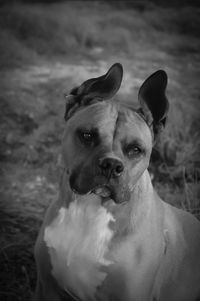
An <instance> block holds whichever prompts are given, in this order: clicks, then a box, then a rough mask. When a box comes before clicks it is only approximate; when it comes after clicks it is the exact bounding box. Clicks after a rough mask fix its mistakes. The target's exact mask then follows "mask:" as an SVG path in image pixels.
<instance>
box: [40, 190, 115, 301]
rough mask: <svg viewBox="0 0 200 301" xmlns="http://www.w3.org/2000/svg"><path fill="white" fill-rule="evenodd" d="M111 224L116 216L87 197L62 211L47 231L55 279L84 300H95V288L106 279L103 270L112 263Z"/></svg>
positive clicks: (65, 288) (47, 242) (46, 239)
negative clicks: (110, 257) (109, 254)
mask: <svg viewBox="0 0 200 301" xmlns="http://www.w3.org/2000/svg"><path fill="white" fill-rule="evenodd" d="M84 198H85V197H84ZM110 222H114V218H113V216H112V215H111V214H110V213H109V212H108V211H107V210H106V209H105V208H104V207H102V206H101V205H100V204H99V202H98V200H97V199H93V198H92V197H90V196H88V197H87V199H84V200H75V201H74V202H72V203H71V204H70V206H69V208H61V209H60V210H59V213H58V216H57V217H56V218H55V220H53V222H52V223H51V224H50V225H49V226H48V227H46V229H45V232H44V240H45V243H46V245H47V247H48V251H49V254H50V259H51V264H52V274H53V276H54V277H55V278H56V280H57V282H58V283H59V285H60V286H61V287H62V288H63V289H64V290H66V291H68V292H70V293H71V294H72V295H74V296H77V297H79V298H80V299H81V300H87V301H88V300H95V294H96V289H97V287H100V286H101V284H102V283H103V281H104V279H105V278H106V276H107V274H106V272H105V271H102V268H103V267H106V266H109V265H110V264H112V261H111V260H108V258H107V259H106V254H107V253H108V249H109V243H110V241H111V239H112V237H113V232H112V230H111V229H110V228H109V223H110ZM104 270H105V269H104Z"/></svg>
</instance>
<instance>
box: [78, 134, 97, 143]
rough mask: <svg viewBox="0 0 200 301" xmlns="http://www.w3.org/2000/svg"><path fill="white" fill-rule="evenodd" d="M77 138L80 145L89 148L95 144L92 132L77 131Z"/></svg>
mask: <svg viewBox="0 0 200 301" xmlns="http://www.w3.org/2000/svg"><path fill="white" fill-rule="evenodd" d="M78 137H79V140H80V141H81V143H83V144H85V145H88V146H91V145H93V144H94V143H95V137H94V134H93V133H92V132H89V131H78Z"/></svg>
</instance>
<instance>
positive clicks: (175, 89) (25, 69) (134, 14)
mask: <svg viewBox="0 0 200 301" xmlns="http://www.w3.org/2000/svg"><path fill="white" fill-rule="evenodd" d="M199 14H200V12H199V8H198V7H196V8H192V7H189V6H185V7H184V6H182V7H179V8H171V7H167V8H162V7H156V6H155V5H153V4H151V5H147V6H145V5H142V7H141V6H140V7H139V6H138V7H136V8H133V9H132V8H126V7H125V6H123V5H122V6H120V7H118V6H117V5H116V4H115V3H114V4H112V5H111V4H105V3H100V2H96V1H94V3H90V2H84V3H81V2H78V1H73V2H67V3H61V4H59V5H58V4H51V5H41V4H37V5H33V4H32V5H31V4H30V5H25V4H23V5H22V4H19V5H12V6H11V5H9V6H8V5H4V6H2V7H1V9H0V40H1V43H0V67H1V71H0V72H1V73H0V75H1V78H2V80H1V82H0V87H1V89H0V106H1V110H0V125H1V132H0V139H1V141H2V143H1V151H0V160H1V173H0V180H1V184H2V185H1V186H0V194H1V203H0V212H1V216H0V219H1V227H2V236H1V240H0V243H1V248H0V253H1V259H0V260H1V267H2V268H1V271H0V300H2V301H11V300H12V301H14V300H16V301H17V300H24V301H25V300H29V299H30V298H31V295H32V290H33V289H34V286H35V279H36V271H35V264H34V259H33V255H32V254H33V245H34V241H35V238H36V236H37V232H38V229H39V226H40V224H41V221H42V219H43V215H44V212H45V209H46V208H47V206H48V204H49V203H50V201H51V200H53V199H55V198H56V195H57V190H58V188H57V178H58V176H57V175H58V174H57V168H56V165H57V161H58V159H57V156H58V154H59V151H60V140H61V136H62V131H63V127H64V122H63V109H64V103H63V96H62V95H63V93H64V92H66V91H67V90H68V91H69V90H70V89H71V88H72V87H73V86H74V85H76V84H77V83H79V82H81V80H82V79H83V80H84V79H87V78H85V77H87V76H88V75H87V74H88V73H89V74H90V73H91V74H92V75H93V73H92V72H91V71H88V73H86V74H85V75H84V74H79V73H81V72H83V71H81V70H83V69H84V68H83V66H86V67H87V66H92V67H94V68H96V70H97V74H99V75H100V74H101V73H100V72H101V71H100V66H101V62H103V64H104V65H103V66H104V67H105V68H104V69H106V68H107V66H110V65H111V63H113V62H115V61H121V62H122V63H123V65H124V68H125V76H126V74H128V75H127V77H126V78H125V80H124V85H125V86H129V85H130V87H131V88H130V91H128V92H126V94H124V93H123V94H120V95H119V97H121V98H122V99H123V98H126V99H129V100H131V101H133V99H134V97H136V93H137V91H138V88H139V86H140V83H141V81H142V80H144V79H145V78H146V77H147V76H148V75H150V74H151V72H154V71H155V70H156V69H166V71H167V73H168V75H169V85H168V90H167V94H168V98H169V101H170V106H171V107H170V112H169V117H168V123H167V126H166V129H165V131H164V132H163V134H162V135H161V137H160V139H159V141H158V143H157V144H156V146H155V148H154V150H153V154H152V161H151V165H150V172H151V173H152V176H153V182H154V185H155V187H156V189H157V190H158V192H159V194H160V195H161V197H162V198H163V199H165V200H166V201H167V202H169V203H171V204H173V205H175V206H177V207H181V208H183V209H185V210H188V211H190V212H191V213H192V214H194V215H195V216H196V217H197V218H199V219H200V201H199V199H200V198H199V197H200V191H199V180H200V159H199V148H200V139H199V134H200V132H199V128H200V124H199V111H200V108H199V95H200V94H199V93H200V88H199V82H198V78H199V75H200V74H199V62H200V57H199V47H200V40H199V26H200V24H199V22H200V18H199ZM77 16H78V17H77ZM57 63H59V68H60V72H61V69H62V68H61V67H62V66H64V68H63V70H64V71H68V69H69V70H71V71H68V72H67V73H66V74H67V75H66V74H65V73H64V75H63V76H60V75H59V74H57V75H56V76H57V77H56V76H55V74H56V72H55V70H57V69H59V68H57ZM72 64H75V65H77V66H81V67H82V68H79V69H73V68H72V66H71V65H72ZM34 68H35V69H34ZM56 68H57V69H56ZM70 68H71V69H70ZM77 70H78V71H77ZM88 70H90V69H88ZM58 73H59V72H58Z"/></svg>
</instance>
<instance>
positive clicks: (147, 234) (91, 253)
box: [34, 63, 200, 301]
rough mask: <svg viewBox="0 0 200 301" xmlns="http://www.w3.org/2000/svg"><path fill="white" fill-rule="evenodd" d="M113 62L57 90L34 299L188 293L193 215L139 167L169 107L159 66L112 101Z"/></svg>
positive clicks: (193, 281)
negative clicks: (59, 102) (56, 174)
mask: <svg viewBox="0 0 200 301" xmlns="http://www.w3.org/2000/svg"><path fill="white" fill-rule="evenodd" d="M122 77H123V68H122V65H121V64H119V63H116V64H114V65H113V66H112V67H111V68H110V69H109V70H108V72H107V73H106V74H104V75H103V76H100V77H97V78H92V79H89V80H87V81H85V82H84V83H83V84H81V85H80V86H78V87H76V88H74V89H73V90H72V91H71V92H70V94H69V95H67V96H66V112H65V120H66V126H65V132H64V136H63V141H62V167H63V168H62V172H61V179H60V190H59V197H58V200H57V201H55V202H54V203H53V204H52V205H51V206H50V208H49V209H48V211H47V214H46V217H45V220H44V223H43V225H42V228H41V230H40V233H39V236H38V239H37V242H36V246H35V259H36V263H37V273H38V278H37V287H36V292H35V299H34V300H35V301H61V300H62V301H64V300H79V301H158V300H159V301H169V300H170V301H197V300H199V298H200V223H199V221H198V220H197V219H196V218H195V217H194V216H192V215H191V214H190V213H188V212H185V211H183V210H180V209H177V208H175V207H173V206H171V205H169V204H167V203H165V202H164V201H162V200H161V199H160V197H159V196H158V195H157V193H156V192H155V190H154V189H153V186H152V183H151V178H150V175H149V173H148V170H147V168H148V165H149V160H150V156H151V152H152V147H153V145H154V143H155V141H156V138H157V136H158V135H159V133H160V131H161V130H162V129H163V128H164V126H165V123H166V118H167V113H168V108H169V103H168V100H167V97H166V95H165V90H166V86H167V74H166V73H165V71H163V70H158V71H157V72H155V73H153V74H152V75H151V76H150V77H148V78H147V79H146V80H145V81H144V83H143V84H142V86H141V87H140V89H139V93H138V99H139V104H140V107H139V108H135V109H134V108H133V107H132V105H130V104H125V103H120V101H116V99H115V98H116V97H115V95H116V93H117V91H118V90H119V88H120V86H121V82H122Z"/></svg>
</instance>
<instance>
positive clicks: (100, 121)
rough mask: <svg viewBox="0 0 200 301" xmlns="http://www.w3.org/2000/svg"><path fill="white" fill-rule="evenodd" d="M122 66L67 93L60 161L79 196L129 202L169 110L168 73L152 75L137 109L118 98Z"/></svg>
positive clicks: (115, 65)
mask: <svg viewBox="0 0 200 301" xmlns="http://www.w3.org/2000/svg"><path fill="white" fill-rule="evenodd" d="M122 76H123V69H122V66H121V65H120V64H118V63H117V64H114V65H113V66H112V67H111V68H110V69H109V70H108V72H107V73H106V74H105V75H103V76H101V77H98V78H92V79H89V80H87V81H85V82H84V83H83V84H82V85H81V86H79V87H77V88H74V89H73V90H72V91H71V93H70V95H68V96H66V100H67V104H66V112H65V119H66V129H65V134H64V139H63V160H64V164H65V166H66V169H67V171H68V174H69V183H70V187H71V189H72V190H73V191H75V192H76V193H78V194H87V193H95V194H98V195H100V196H101V197H102V199H103V200H106V199H107V198H112V199H113V200H114V201H115V202H116V203H121V202H125V201H128V200H129V199H130V196H131V191H132V190H133V188H134V186H135V184H136V183H137V181H138V179H139V178H140V176H141V175H142V173H143V172H144V170H145V169H146V168H147V167H148V165H149V160H150V155H151V150H152V145H153V142H154V140H155V137H156V136H157V135H158V133H159V132H160V130H161V129H162V128H163V127H164V125H165V122H166V114H167V111H168V106H169V105H168V101H167V98H166V96H165V89H166V85H167V75H166V73H165V72H164V71H162V70H160V71H157V72H155V73H154V74H152V75H151V76H150V77H149V78H147V80H146V81H145V82H144V83H143V85H142V86H141V88H140V90H139V94H138V96H139V103H140V108H139V109H133V108H132V107H131V106H127V105H125V104H123V103H119V102H116V101H115V100H114V96H115V94H116V93H117V91H118V90H119V88H120V85H121V81H122Z"/></svg>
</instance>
